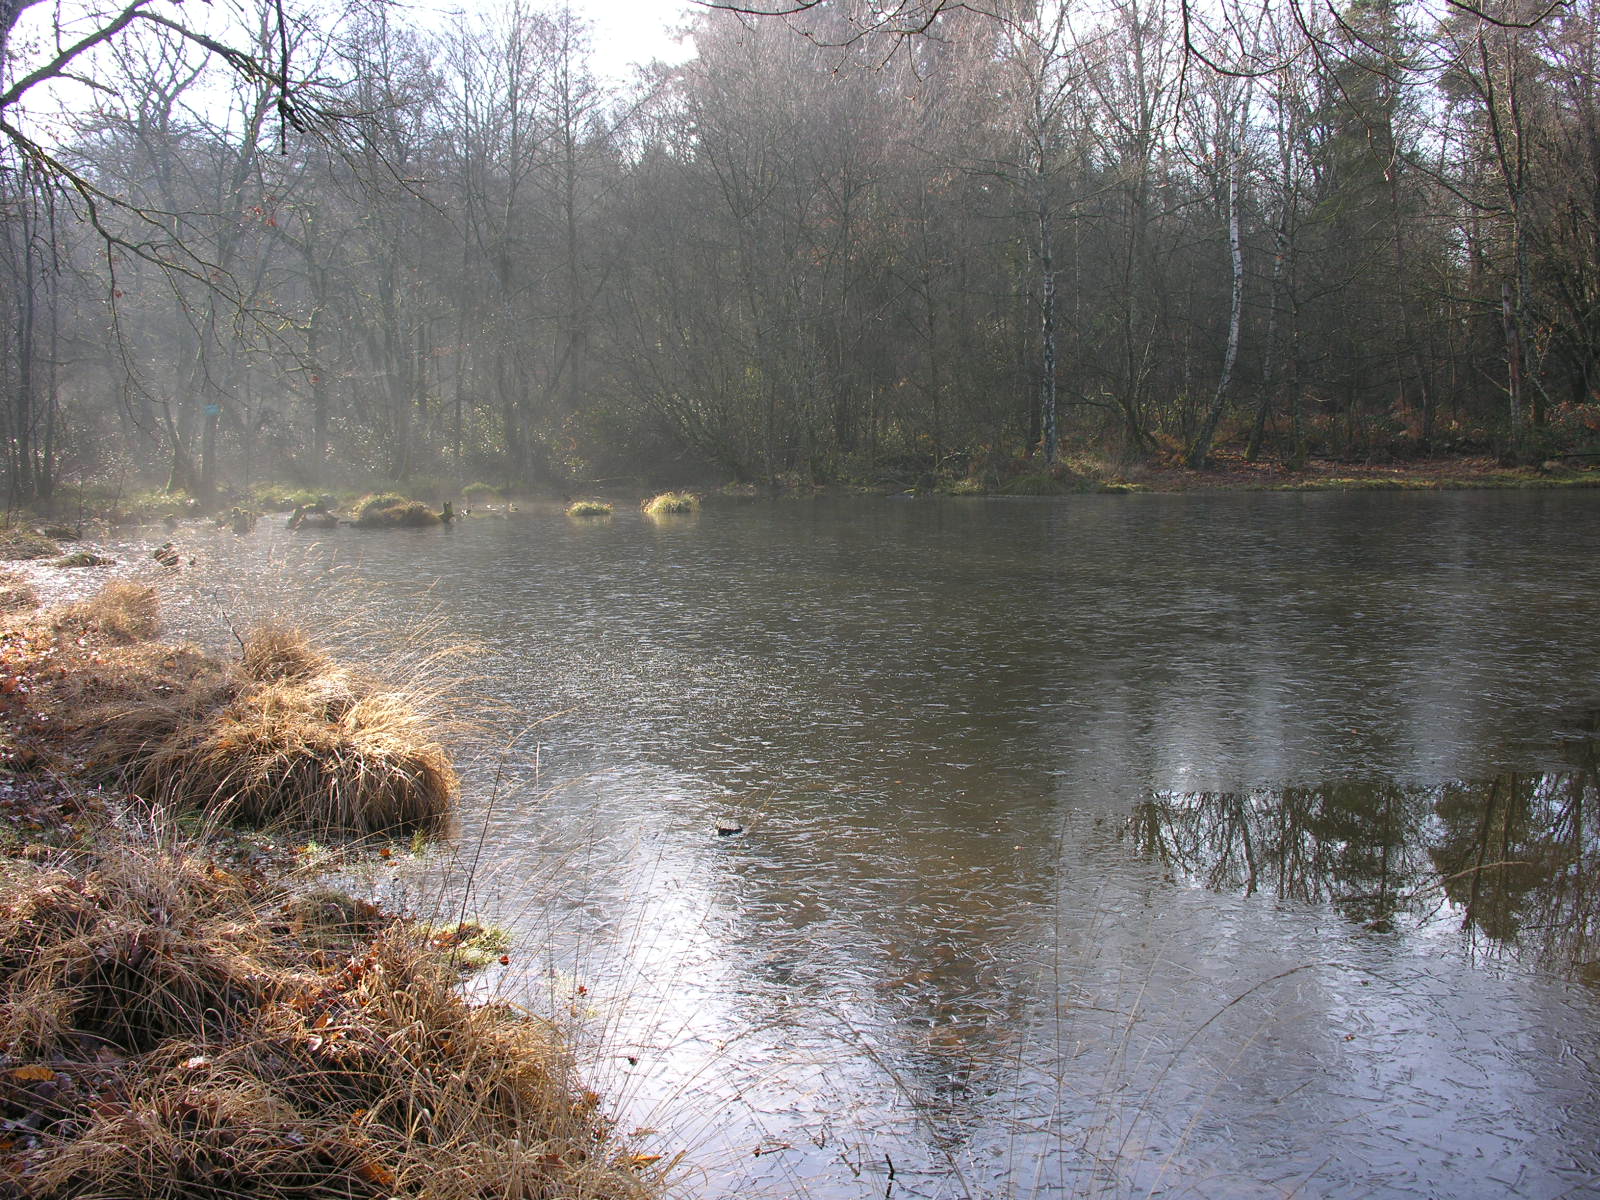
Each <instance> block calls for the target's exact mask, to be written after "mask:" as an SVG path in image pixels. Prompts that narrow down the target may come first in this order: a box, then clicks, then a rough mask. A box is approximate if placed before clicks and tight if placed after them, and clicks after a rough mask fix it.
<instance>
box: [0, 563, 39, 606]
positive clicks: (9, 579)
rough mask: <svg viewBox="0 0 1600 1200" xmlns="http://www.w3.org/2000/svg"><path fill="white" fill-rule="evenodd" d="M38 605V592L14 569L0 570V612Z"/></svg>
mask: <svg viewBox="0 0 1600 1200" xmlns="http://www.w3.org/2000/svg"><path fill="white" fill-rule="evenodd" d="M38 607H39V593H38V592H36V591H34V588H33V584H31V583H29V582H28V581H27V580H26V579H24V578H23V577H22V576H21V575H18V574H17V573H16V572H15V571H0V613H12V612H21V611H23V610H25V609H30V608H38Z"/></svg>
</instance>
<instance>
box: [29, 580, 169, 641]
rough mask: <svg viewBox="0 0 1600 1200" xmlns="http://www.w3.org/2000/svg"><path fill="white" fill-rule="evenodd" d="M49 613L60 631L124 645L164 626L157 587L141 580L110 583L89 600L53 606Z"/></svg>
mask: <svg viewBox="0 0 1600 1200" xmlns="http://www.w3.org/2000/svg"><path fill="white" fill-rule="evenodd" d="M47 616H48V618H49V622H50V625H51V627H52V628H54V629H55V630H57V631H58V632H61V633H72V634H77V635H79V636H85V637H95V638H101V639H106V640H109V641H112V642H116V643H122V644H126V643H129V642H139V641H144V640H146V639H148V638H153V637H155V635H156V632H157V631H158V630H159V629H160V627H161V619H160V605H159V603H158V601H157V599H156V592H155V589H154V588H149V587H143V586H141V585H139V584H137V583H111V584H107V585H106V586H105V587H104V588H102V589H101V590H100V591H99V592H98V593H97V594H95V595H94V596H92V597H90V598H89V599H87V600H79V601H77V602H76V603H73V604H64V605H61V606H60V607H58V608H53V609H51V610H50V611H49V613H48V614H47Z"/></svg>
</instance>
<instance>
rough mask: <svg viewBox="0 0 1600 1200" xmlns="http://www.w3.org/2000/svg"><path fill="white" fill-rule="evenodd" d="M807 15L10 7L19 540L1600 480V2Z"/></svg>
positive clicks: (7, 144)
mask: <svg viewBox="0 0 1600 1200" xmlns="http://www.w3.org/2000/svg"><path fill="white" fill-rule="evenodd" d="M751 7H755V8H759V7H760V5H753V6H751ZM771 11H772V12H773V13H776V14H778V15H760V14H757V13H753V12H741V11H734V10H733V9H732V8H731V7H725V6H722V5H719V4H710V5H707V6H704V7H703V8H700V9H698V10H696V11H695V12H694V13H693V14H692V17H691V26H690V28H689V30H688V34H689V36H690V37H691V38H692V42H691V43H690V45H691V46H692V52H691V53H690V55H689V57H688V58H687V59H686V60H685V61H684V62H682V63H680V64H677V65H672V66H667V65H663V64H656V65H654V66H652V67H649V68H642V69H640V70H638V71H637V72H636V73H635V74H634V76H633V77H632V78H629V79H625V80H621V81H613V80H609V79H603V78H601V77H600V76H598V75H597V73H596V71H595V69H594V67H593V63H592V47H591V44H590V36H589V31H588V29H587V27H586V25H585V23H584V21H583V20H582V19H581V18H580V17H579V16H578V15H577V14H575V13H574V12H572V11H571V10H570V9H565V8H559V7H551V8H543V7H538V6H536V5H535V4H532V3H528V2H526V0H514V2H513V3H510V4H507V5H503V6H491V7H490V8H489V9H486V10H485V11H484V12H482V13H467V14H461V15H457V16H454V17H450V18H440V19H439V20H438V21H436V22H435V21H424V20H419V19H417V17H416V14H415V12H413V11H412V10H407V9H402V8H400V7H398V6H388V5H384V4H381V3H372V2H370V0H358V2H355V3H352V4H350V5H348V6H346V7H343V8H336V7H334V6H322V5H311V4H293V3H290V2H289V0H274V2H272V3H262V4H261V5H259V6H255V5H254V4H253V3H251V2H250V0H240V3H239V4H238V5H236V6H232V7H230V6H228V5H223V4H218V5H216V6H196V5H189V6H184V5H182V4H180V3H176V2H168V0H123V2H122V3H120V4H112V5H110V6H97V5H96V4H94V3H89V4H86V5H83V6H81V7H78V8H70V9H69V8H64V7H62V6H55V5H46V4H40V3H38V0H6V2H5V3H0V214H3V218H0V422H3V440H4V447H5V453H4V459H3V464H0V471H3V474H4V478H3V485H4V488H5V493H6V499H7V504H8V507H9V508H16V507H22V506H46V505H48V504H49V503H50V502H51V500H52V498H53V497H59V496H60V495H62V494H64V493H65V492H67V491H71V490H77V491H79V492H82V491H83V490H84V489H95V488H98V489H102V490H115V491H117V492H125V491H132V490H134V489H136V488H161V489H167V490H171V491H175V492H183V493H187V494H189V495H191V496H193V497H195V498H197V499H201V500H210V499H214V498H215V497H217V496H218V495H219V494H223V493H229V492H232V493H237V492H239V491H240V490H242V489H246V488H248V487H250V486H252V485H259V484H261V483H262V482H264V481H280V482H283V483H285V484H289V485H293V486H298V487H305V488H320V487H326V486H333V485H335V484H339V483H353V484H355V485H356V486H365V485H367V484H371V483H376V482H380V481H384V482H388V481H392V482H393V483H395V484H403V485H407V486H412V487H416V488H419V489H421V490H424V491H425V490H427V489H428V487H429V486H430V485H431V486H434V488H435V490H444V489H445V487H446V486H447V485H449V484H453V485H454V486H457V487H459V486H460V485H461V484H462V483H464V482H466V481H467V480H484V481H487V482H489V483H491V484H493V485H494V486H496V487H501V488H507V489H511V490H516V491H527V492H554V493H561V494H570V493H572V492H574V491H576V490H578V489H581V488H583V487H586V486H594V485H596V484H603V483H605V482H607V481H635V482H638V483H641V484H646V485H655V484H660V485H666V484H669V483H677V482H679V481H712V482H716V483H723V482H729V481H732V482H739V483H750V484H758V485H764V486H775V485H788V486H796V485H810V484H830V483H874V482H882V481H885V480H887V481H893V482H899V483H915V482H917V481H929V480H933V479H946V480H967V481H971V482H972V485H973V486H975V487H984V488H988V487H993V486H996V485H998V483H999V482H1000V481H1001V480H1003V479H1005V478H1008V477H1013V476H1015V475H1017V474H1018V473H1019V472H1023V471H1046V470H1053V471H1056V472H1058V473H1059V472H1063V471H1070V470H1073V469H1075V468H1074V466H1073V464H1075V463H1080V462H1083V461H1096V462H1102V463H1110V464H1126V463H1135V462H1166V463H1173V464H1179V463H1181V464H1186V465H1188V466H1190V467H1195V468H1200V467H1203V466H1205V465H1206V464H1207V463H1208V462H1209V461H1214V460H1215V458H1216V456H1218V455H1219V454H1222V453H1224V452H1225V453H1227V454H1230V455H1234V456H1237V457H1238V458H1240V459H1242V460H1251V461H1254V460H1258V459H1268V460H1274V461H1280V462H1283V463H1287V464H1294V463H1298V462H1303V461H1304V460H1305V459H1306V458H1307V457H1308V456H1321V457H1333V458H1338V459H1345V460H1359V461H1373V460H1380V461H1388V460H1404V459H1408V458H1414V457H1417V456H1421V455H1429V454H1450V453H1475V454H1494V455H1498V456H1500V458H1501V459H1502V460H1503V461H1512V462H1518V461H1520V462H1537V461H1540V460H1543V459H1545V458H1547V457H1551V456H1555V455H1562V454H1566V455H1572V456H1574V457H1579V456H1582V455H1584V454H1585V453H1587V451H1588V450H1589V449H1591V448H1592V447H1593V445H1594V444H1595V442H1596V439H1595V434H1594V431H1595V429H1597V428H1600V402H1597V396H1596V388H1597V387H1600V244H1597V243H1600V31H1597V29H1596V22H1597V20H1600V3H1597V2H1596V0H1569V2H1565V3H1560V2H1558V3H1555V4H1553V5H1546V4H1544V2H1543V0H1538V2H1537V3H1528V2H1527V0H1488V3H1487V4H1486V5H1485V6H1484V7H1475V6H1469V5H1466V4H1464V3H1454V2H1451V3H1442V4H1440V3H1435V4H1429V3H1417V2H1410V0H1347V2H1344V3H1338V4H1328V5H1307V4H1302V3H1299V2H1298V0H1292V2H1288V3H1265V2H1262V0H1254V2H1252V3H1242V2H1239V3H1235V2H1233V0H1229V2H1228V3H1221V4H1216V5H1208V6H1205V7H1204V8H1202V7H1199V6H1195V5H1192V4H1190V3H1188V0H1036V2H1028V0H1017V2H1016V3H1013V4H1009V5H1007V6H1005V7H1003V8H991V9H984V8H983V6H981V5H964V4H953V3H943V2H942V0H922V2H921V5H920V6H919V5H918V4H916V3H902V4H900V5H899V6H889V7H887V8H885V7H884V6H876V7H874V6H869V7H867V8H865V9H863V8H859V7H854V6H852V5H849V4H847V3H845V2H844V0H838V2H835V0H824V2H821V3H797V4H794V5H792V6H788V7H787V8H786V7H785V6H783V5H782V4H778V5H775V6H774V7H773V8H772V10H771Z"/></svg>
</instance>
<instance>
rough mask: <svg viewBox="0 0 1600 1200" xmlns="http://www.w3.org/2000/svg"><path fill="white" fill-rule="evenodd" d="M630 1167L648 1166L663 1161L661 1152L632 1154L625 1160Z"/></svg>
mask: <svg viewBox="0 0 1600 1200" xmlns="http://www.w3.org/2000/svg"><path fill="white" fill-rule="evenodd" d="M623 1161H624V1162H625V1163H627V1164H628V1166H630V1167H648V1166H650V1165H651V1164H652V1163H658V1162H660V1161H661V1155H659V1154H630V1155H628V1157H627V1158H625V1159H624V1160H623Z"/></svg>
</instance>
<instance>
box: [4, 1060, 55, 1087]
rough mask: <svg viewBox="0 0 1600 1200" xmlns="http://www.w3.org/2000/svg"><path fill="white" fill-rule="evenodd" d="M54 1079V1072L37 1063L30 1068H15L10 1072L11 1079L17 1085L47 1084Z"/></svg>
mask: <svg viewBox="0 0 1600 1200" xmlns="http://www.w3.org/2000/svg"><path fill="white" fill-rule="evenodd" d="M55 1077H56V1073H55V1071H54V1070H52V1069H51V1068H50V1067H46V1066H43V1065H41V1064H38V1063H35V1064H34V1065H33V1066H31V1067H17V1068H16V1069H15V1070H13V1071H12V1072H11V1078H13V1079H15V1080H16V1081H17V1082H18V1083H49V1082H50V1081H51V1080H52V1079H54V1078H55Z"/></svg>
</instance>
